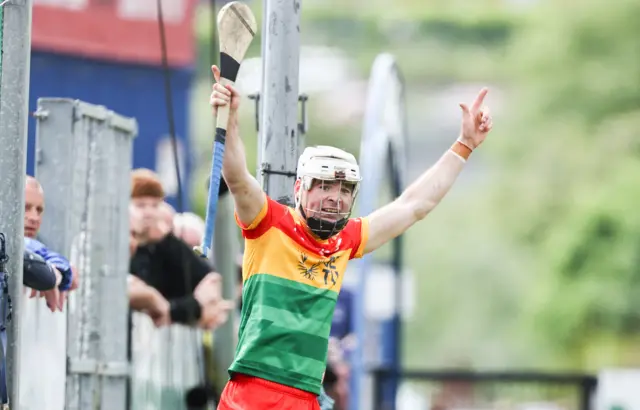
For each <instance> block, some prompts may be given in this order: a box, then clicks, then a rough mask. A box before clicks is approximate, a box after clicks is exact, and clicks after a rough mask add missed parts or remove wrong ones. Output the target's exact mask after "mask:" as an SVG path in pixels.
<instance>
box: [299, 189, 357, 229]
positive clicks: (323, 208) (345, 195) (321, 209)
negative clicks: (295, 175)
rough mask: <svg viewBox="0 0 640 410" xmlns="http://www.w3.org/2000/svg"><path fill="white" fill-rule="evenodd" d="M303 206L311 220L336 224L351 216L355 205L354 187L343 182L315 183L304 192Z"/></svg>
mask: <svg viewBox="0 0 640 410" xmlns="http://www.w3.org/2000/svg"><path fill="white" fill-rule="evenodd" d="M301 203H302V206H303V207H304V211H305V213H306V214H307V216H308V217H310V218H318V219H323V220H326V221H330V222H336V221H338V220H340V219H343V218H345V217H346V216H347V215H349V212H350V210H351V205H352V203H353V185H352V184H349V183H345V182H343V181H321V180H316V181H314V182H313V185H312V186H311V189H310V190H308V191H306V190H304V189H303V192H302V201H301Z"/></svg>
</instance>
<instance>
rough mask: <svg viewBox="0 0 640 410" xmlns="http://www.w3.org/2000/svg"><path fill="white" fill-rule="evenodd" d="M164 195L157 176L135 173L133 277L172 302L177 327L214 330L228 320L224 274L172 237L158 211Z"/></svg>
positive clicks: (133, 185) (132, 230)
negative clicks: (196, 325) (196, 327)
mask: <svg viewBox="0 0 640 410" xmlns="http://www.w3.org/2000/svg"><path fill="white" fill-rule="evenodd" d="M163 201H164V190H163V188H162V184H161V183H160V181H159V179H158V177H157V175H156V174H155V173H154V172H153V171H150V170H147V169H138V170H134V171H133V173H132V184H131V204H130V213H131V236H132V240H133V241H136V242H137V244H136V245H137V246H136V249H135V253H134V254H133V256H132V258H131V263H130V273H131V274H133V275H134V276H136V277H138V278H139V279H141V280H142V281H144V282H145V283H146V284H148V285H150V286H152V287H153V288H155V289H157V290H158V291H159V292H160V294H161V295H162V296H163V297H164V298H166V299H167V300H168V301H169V319H170V321H171V322H174V323H184V324H196V323H197V324H198V325H199V326H201V327H203V328H213V327H216V326H218V325H220V324H221V323H223V322H224V321H226V319H227V314H228V311H229V309H230V308H231V306H232V305H231V303H230V302H227V301H224V300H223V299H222V284H221V280H222V279H221V276H220V274H218V273H216V272H215V271H214V267H213V266H211V265H210V264H209V262H208V261H207V260H206V259H203V258H200V257H199V256H197V255H196V254H195V253H194V252H193V250H192V249H191V248H190V247H189V246H188V245H187V244H185V243H184V242H183V241H182V240H180V239H179V238H177V237H176V236H175V235H174V234H173V233H172V232H171V231H172V226H170V225H169V224H168V223H167V221H166V220H165V219H164V218H162V216H161V213H160V212H159V208H160V207H161V206H162V203H163Z"/></svg>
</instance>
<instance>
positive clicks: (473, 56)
mask: <svg viewBox="0 0 640 410" xmlns="http://www.w3.org/2000/svg"><path fill="white" fill-rule="evenodd" d="M111 3H116V2H108V1H107V2H104V1H88V0H84V1H83V0H36V1H35V5H36V7H35V9H34V17H33V21H34V26H33V29H34V37H33V50H34V54H33V56H32V62H31V64H32V67H31V102H30V104H31V108H32V110H35V103H36V98H38V97H48V96H59V97H66V96H69V97H73V98H80V99H83V100H84V101H87V102H90V103H96V104H104V105H106V106H108V107H109V108H110V109H112V110H115V111H117V112H119V113H121V114H123V115H126V116H132V117H136V119H137V120H138V122H139V126H140V131H139V136H138V138H137V140H136V142H135V148H134V166H135V167H141V166H144V167H149V168H153V169H155V170H156V171H158V173H159V174H160V175H161V176H162V177H163V182H164V183H165V186H166V187H168V188H167V192H168V193H169V194H170V196H171V195H173V196H175V192H176V190H175V174H174V171H173V162H172V157H171V155H172V153H171V152H172V151H171V145H170V143H169V139H168V131H167V125H166V120H165V118H166V99H165V97H166V94H165V90H164V88H163V87H164V83H163V77H162V65H161V59H160V50H161V49H160V43H159V37H158V34H157V23H156V21H155V20H156V8H155V7H156V6H155V5H156V2H155V0H136V1H135V2H134V1H130V2H126V1H123V0H120V2H119V3H118V4H119V5H118V7H119V9H118V11H117V13H116V14H117V16H118V17H115V16H110V17H109V18H112V17H113V18H114V19H116V18H117V19H118V21H119V22H118V23H117V24H115V25H113V26H112V28H111V29H110V30H109V31H108V33H109V34H108V35H106V36H104V35H103V40H105V39H106V40H105V41H106V43H108V44H107V45H106V46H105V47H102V48H100V47H96V46H95V44H94V45H92V44H91V43H90V38H91V32H92V30H97V29H96V26H95V25H96V24H99V23H98V21H99V20H103V21H109V19H108V18H106V17H104V16H106V15H105V14H104V12H105V11H104V10H106V9H107V8H109V7H111V8H113V5H111ZM248 3H249V4H250V5H251V7H252V9H253V11H254V13H255V14H256V17H257V18H258V21H259V24H260V25H262V2H260V1H248ZM164 4H165V18H166V20H167V25H168V31H167V35H168V52H169V66H170V69H171V74H172V90H173V106H172V108H173V110H174V112H175V114H176V121H177V130H178V134H179V138H180V141H181V151H180V152H181V165H182V166H183V167H184V171H185V175H186V178H188V184H187V185H188V187H187V188H188V189H187V190H186V195H187V196H188V204H189V207H190V208H191V209H193V210H194V211H195V212H197V213H199V214H200V215H202V216H204V210H205V205H206V204H205V200H206V189H205V187H206V178H207V176H208V172H209V166H210V161H211V145H212V136H213V128H214V123H213V119H212V118H211V115H210V111H209V106H208V98H209V93H210V89H211V81H212V76H211V72H210V65H211V62H212V61H215V56H216V54H215V41H213V40H215V37H214V36H212V33H213V32H214V27H213V24H212V23H213V22H214V20H215V14H216V13H217V10H219V8H220V7H221V6H222V5H223V4H224V2H223V1H220V0H218V1H216V2H215V9H214V6H213V5H212V3H211V2H209V1H204V0H202V1H199V2H196V1H188V0H171V1H166V2H165V3H164ZM111 8H110V9H111ZM301 10H302V12H301V16H302V22H301V27H300V28H301V43H302V46H301V51H300V55H301V58H300V92H301V93H305V94H307V95H308V96H309V101H308V103H307V106H308V115H309V130H308V133H307V135H306V144H307V145H312V144H328V145H336V146H339V147H341V148H344V149H347V150H349V151H351V152H353V153H354V154H356V156H357V155H358V152H359V149H360V140H361V134H362V122H363V115H364V108H365V101H366V97H367V86H368V80H369V75H370V71H371V66H372V63H373V61H374V58H375V57H376V55H378V54H379V53H381V52H389V53H391V54H392V55H393V56H394V57H395V58H396V61H397V64H398V66H399V68H400V70H401V72H402V75H403V77H404V81H405V94H406V96H405V97H406V101H405V105H406V116H407V119H408V127H409V142H408V143H409V146H408V148H407V152H408V159H407V161H408V163H407V164H406V166H407V169H408V172H409V175H408V178H409V181H411V180H413V179H414V178H416V177H417V176H418V175H419V174H420V173H421V172H423V171H424V170H426V169H427V168H428V167H429V166H430V165H431V164H433V163H434V162H435V160H436V159H437V158H438V157H439V156H440V155H441V154H442V153H443V152H444V151H445V150H446V149H447V148H448V147H449V145H450V144H451V143H452V142H453V141H454V139H455V138H456V137H457V133H458V128H459V118H460V109H459V107H458V103H459V102H465V101H471V99H472V98H474V97H475V95H476V93H477V92H478V90H479V89H480V88H481V87H482V86H488V87H489V88H490V93H489V96H488V98H487V103H488V105H489V106H490V107H491V109H492V113H493V117H494V130H493V131H492V133H491V135H490V137H489V139H488V141H487V142H486V143H485V144H484V145H483V146H482V148H481V149H479V150H478V151H477V152H476V153H474V154H473V158H472V160H471V161H470V163H469V165H468V167H467V168H466V170H465V171H464V173H463V174H462V176H461V177H460V180H459V182H458V183H457V184H456V185H455V187H454V188H453V190H452V192H451V193H450V194H449V195H448V196H447V197H446V198H445V200H444V201H443V202H442V204H441V205H440V206H439V207H438V208H437V209H436V210H435V211H434V212H433V214H432V215H431V216H430V217H429V218H427V219H426V220H425V221H423V222H422V223H420V224H419V225H417V226H415V227H414V228H413V229H412V230H410V231H409V233H408V234H407V235H406V239H405V241H404V257H405V263H406V268H407V271H408V272H410V273H409V274H408V275H410V280H411V283H412V286H411V289H412V295H411V299H412V301H413V302H412V303H411V305H412V306H411V309H408V310H407V311H406V312H405V314H404V315H403V323H404V326H403V330H402V332H403V334H402V338H401V340H402V349H401V351H402V361H403V364H404V367H406V368H416V369H417V368H420V369H424V368H427V369H428V368H452V367H453V368H456V367H459V368H463V369H485V370H487V369H488V370H490V369H500V370H505V369H506V370H509V369H512V370H515V369H520V370H522V369H528V370H545V371H556V370H563V371H566V370H569V371H577V372H593V373H596V372H598V371H600V370H601V369H603V368H611V367H637V366H639V365H640V349H639V348H638V346H639V345H640V332H639V329H640V297H639V295H640V259H639V256H638V255H640V252H638V251H639V250H640V234H639V233H640V213H639V212H638V211H637V206H636V200H634V199H633V198H634V195H635V194H636V191H637V189H638V180H637V176H638V175H639V173H640V161H638V158H639V155H640V142H639V141H640V140H639V139H638V132H637V131H638V129H640V115H639V114H640V113H639V110H640V47H639V46H638V36H640V24H638V21H640V2H638V1H634V0H618V1H616V2H610V1H604V0H583V1H581V2H575V1H562V0H554V1H548V0H474V1H469V0H464V1H463V0H394V1H390V0H368V1H363V0H304V1H302V2H301ZM65 13H84V14H77V17H76V19H75V20H71V21H69V22H68V25H66V26H68V27H66V28H65V27H63V26H65V23H64V20H61V19H62V18H63V16H65V15H67V14H65ZM91 19H94V20H91ZM134 20H135V24H134V23H132V21H134ZM114 21H115V20H114ZM105 24H106V23H105ZM110 24H114V23H113V22H112V23H110ZM82 33H84V35H82V36H83V37H85V40H86V41H85V42H84V43H83V42H82V41H80V40H77V39H78V37H81V34H82ZM74 38H76V40H77V41H74V40H73V39H74ZM65 39H66V40H65ZM106 43H105V44H106ZM260 44H261V41H260V38H256V39H255V40H254V42H253V45H252V48H251V50H250V51H249V53H248V55H247V61H245V63H244V64H243V67H242V71H241V78H242V81H240V80H239V83H241V84H242V85H241V86H240V89H241V91H242V93H243V95H245V96H248V95H249V94H252V93H255V92H256V91H258V90H259V87H260V82H259V78H260V75H261V65H260V62H259V60H258V59H259V57H260V55H261V50H260ZM255 115H256V112H255V105H254V102H253V101H251V100H250V99H249V98H245V99H244V100H243V103H242V120H241V128H242V135H243V138H244V140H245V143H246V147H247V151H248V157H249V164H250V165H252V166H254V165H255V164H256V162H257V160H256V153H257V148H258V145H257V138H256V135H257V132H256V120H255ZM33 128H34V127H33V126H31V127H30V133H31V141H30V157H29V164H30V165H29V167H33V161H34V158H35V155H36V153H35V152H34V149H33ZM172 187H173V188H172ZM386 199H389V198H381V202H383V201H384V200H386ZM636 298H638V299H636Z"/></svg>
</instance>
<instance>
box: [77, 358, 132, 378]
mask: <svg viewBox="0 0 640 410" xmlns="http://www.w3.org/2000/svg"><path fill="white" fill-rule="evenodd" d="M67 371H68V373H70V374H85V375H87V374H91V375H98V376H108V377H127V376H129V374H130V373H131V365H130V364H129V363H128V362H99V361H97V360H95V359H71V358H68V359H67Z"/></svg>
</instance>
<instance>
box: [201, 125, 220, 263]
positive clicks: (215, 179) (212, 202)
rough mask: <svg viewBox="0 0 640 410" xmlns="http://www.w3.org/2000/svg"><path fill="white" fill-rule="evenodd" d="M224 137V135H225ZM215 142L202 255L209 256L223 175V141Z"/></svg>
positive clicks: (217, 132)
mask: <svg viewBox="0 0 640 410" xmlns="http://www.w3.org/2000/svg"><path fill="white" fill-rule="evenodd" d="M219 133H225V130H223V129H220V128H218V129H216V134H219ZM223 138H224V137H223ZM218 139H219V137H218V135H216V141H215V142H214V143H213V160H212V161H211V176H210V178H209V197H208V199H207V215H206V218H205V231H204V239H203V242H202V252H203V254H202V256H203V257H205V258H206V257H207V256H208V255H209V251H210V250H211V246H212V244H213V234H214V232H215V229H216V213H217V212H218V196H219V194H220V178H221V177H222V160H223V158H224V148H225V145H224V143H223V142H220V141H218Z"/></svg>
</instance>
